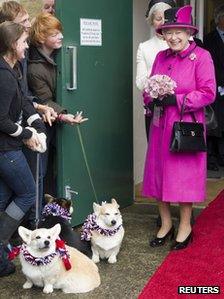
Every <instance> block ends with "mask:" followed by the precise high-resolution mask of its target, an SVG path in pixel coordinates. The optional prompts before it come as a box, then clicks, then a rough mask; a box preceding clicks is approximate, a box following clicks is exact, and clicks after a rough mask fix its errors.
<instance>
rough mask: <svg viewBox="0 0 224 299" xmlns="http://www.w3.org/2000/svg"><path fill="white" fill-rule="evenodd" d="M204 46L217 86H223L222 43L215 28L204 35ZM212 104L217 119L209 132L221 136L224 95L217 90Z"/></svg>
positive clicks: (223, 54)
mask: <svg viewBox="0 0 224 299" xmlns="http://www.w3.org/2000/svg"><path fill="white" fill-rule="evenodd" d="M204 46H205V48H206V49H207V50H208V51H209V52H210V53H211V56H212V59H213V62H214V66H215V76H216V83H217V87H218V86H223V87H224V43H223V41H222V39H221V37H220V35H219V33H218V31H217V30H216V29H215V30H214V31H212V32H210V33H209V34H207V35H206V36H205V38H204ZM212 106H213V108H214V111H215V115H216V118H217V121H218V127H217V129H216V130H213V132H211V133H212V135H215V136H217V137H221V136H222V132H224V96H220V94H219V93H218V92H217V95H216V100H215V102H214V103H213V104H212Z"/></svg>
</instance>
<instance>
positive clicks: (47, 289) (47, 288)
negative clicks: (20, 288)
mask: <svg viewBox="0 0 224 299" xmlns="http://www.w3.org/2000/svg"><path fill="white" fill-rule="evenodd" d="M43 292H44V293H45V294H50V293H52V292H53V286H52V285H51V284H47V285H46V286H45V287H44V289H43Z"/></svg>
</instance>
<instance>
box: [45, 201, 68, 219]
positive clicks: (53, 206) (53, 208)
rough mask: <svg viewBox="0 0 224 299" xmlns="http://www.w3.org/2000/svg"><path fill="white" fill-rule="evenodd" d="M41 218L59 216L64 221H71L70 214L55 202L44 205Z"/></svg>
mask: <svg viewBox="0 0 224 299" xmlns="http://www.w3.org/2000/svg"><path fill="white" fill-rule="evenodd" d="M42 215H43V216H45V217H46V216H49V215H52V216H60V217H61V218H64V219H65V220H68V221H70V220H71V219H72V217H71V213H69V211H68V210H67V209H65V208H63V207H61V206H59V205H58V204H57V203H56V202H52V203H48V204H46V205H45V207H44V209H43V212H42Z"/></svg>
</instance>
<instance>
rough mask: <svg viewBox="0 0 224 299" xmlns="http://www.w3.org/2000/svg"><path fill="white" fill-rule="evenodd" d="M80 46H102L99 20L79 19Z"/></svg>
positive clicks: (100, 22)
mask: <svg viewBox="0 0 224 299" xmlns="http://www.w3.org/2000/svg"><path fill="white" fill-rule="evenodd" d="M80 44H81V46H102V21H101V20H99V19H80Z"/></svg>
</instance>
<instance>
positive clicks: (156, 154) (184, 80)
mask: <svg viewBox="0 0 224 299" xmlns="http://www.w3.org/2000/svg"><path fill="white" fill-rule="evenodd" d="M191 10H192V8H191V6H184V7H182V8H171V9H168V10H166V11H165V20H166V21H165V23H164V24H163V25H162V26H161V27H160V28H158V29H157V32H158V33H159V34H161V33H162V34H163V36H164V39H165V40H166V42H167V44H168V46H169V49H167V50H165V51H161V52H160V53H159V54H158V55H157V57H156V59H155V62H154V64H153V68H152V72H151V75H158V74H164V75H167V76H169V77H171V79H173V80H174V81H175V82H176V85H177V87H176V89H175V94H174V95H170V96H166V97H165V98H163V100H158V99H156V100H152V98H150V97H148V102H153V103H154V106H157V107H158V106H162V110H163V113H161V114H159V115H157V117H155V118H157V120H156V121H155V122H154V121H153V122H152V124H151V128H150V144H149V146H148V151H147V156H146V161H145V171H144V180H143V190H142V193H143V195H144V196H150V197H154V198H156V199H157V201H158V206H159V213H160V216H161V220H162V226H161V228H160V229H159V231H158V233H157V236H156V237H155V238H154V239H153V240H151V242H150V246H152V247H158V246H161V245H164V243H165V241H166V240H167V239H168V238H169V237H173V236H174V227H173V225H172V219H171V214H170V209H169V205H170V203H179V206H180V224H179V227H178V231H177V235H176V240H175V242H174V243H173V244H172V246H171V249H176V250H178V249H183V248H185V247H186V246H187V245H188V244H189V242H190V241H191V240H192V228H191V223H190V219H191V213H192V203H194V202H202V201H204V200H205V191H206V153H205V152H197V153H190V152H189V153H178V152H171V151H170V149H169V147H170V142H171V135H172V128H173V124H174V122H175V121H180V112H181V108H182V105H183V100H184V99H185V108H184V114H183V120H184V121H188V122H192V121H193V120H192V113H193V114H194V115H195V118H196V119H197V121H199V122H200V123H203V124H205V115H204V107H205V106H206V105H208V104H210V103H212V102H213V101H214V99H215V90H216V84H215V74H214V66H213V62H212V59H211V56H210V54H209V52H207V51H206V50H204V49H202V48H200V47H198V46H197V45H196V44H195V42H193V41H192V42H190V41H189V38H190V36H191V35H194V34H196V33H197V31H198V30H197V28H196V27H194V26H193V25H192V24H191ZM154 110H155V108H154ZM204 127H205V126H204Z"/></svg>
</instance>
